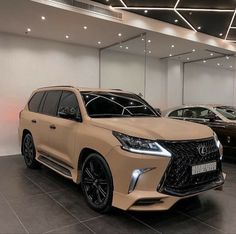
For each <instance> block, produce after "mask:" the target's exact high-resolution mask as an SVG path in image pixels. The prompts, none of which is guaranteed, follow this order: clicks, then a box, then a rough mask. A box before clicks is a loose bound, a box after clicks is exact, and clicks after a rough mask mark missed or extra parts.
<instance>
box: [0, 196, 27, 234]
mask: <svg viewBox="0 0 236 234" xmlns="http://www.w3.org/2000/svg"><path fill="white" fill-rule="evenodd" d="M18 233H19V234H21V233H22V234H23V233H27V232H26V230H25V229H24V228H23V226H22V225H21V223H20V221H19V220H18V219H17V217H16V215H15V214H14V212H13V211H12V210H11V208H10V207H9V205H8V204H7V203H6V202H4V201H3V200H2V199H1V198H0V234H18Z"/></svg>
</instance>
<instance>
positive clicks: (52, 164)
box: [38, 155, 72, 177]
mask: <svg viewBox="0 0 236 234" xmlns="http://www.w3.org/2000/svg"><path fill="white" fill-rule="evenodd" d="M38 160H39V161H40V162H43V163H45V164H47V165H48V166H50V167H52V168H54V169H55V170H56V171H59V172H61V173H62V174H64V175H66V176H69V177H72V175H71V172H70V170H69V169H67V168H65V167H63V166H61V165H59V164H57V163H56V162H54V161H51V160H50V159H49V158H47V157H45V156H43V155H40V156H39V158H38Z"/></svg>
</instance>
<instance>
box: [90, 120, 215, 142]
mask: <svg viewBox="0 0 236 234" xmlns="http://www.w3.org/2000/svg"><path fill="white" fill-rule="evenodd" d="M91 124H92V125H94V126H97V127H101V128H105V129H108V130H111V131H117V132H120V133H124V134H127V135H130V136H135V137H140V138H145V139H152V140H156V139H158V140H193V139H203V138H209V137H212V136H213V131H212V130H211V129H210V128H209V127H207V126H204V125H201V124H196V123H191V122H187V121H183V120H174V119H169V118H161V117H160V118H148V117H143V118H141V117H137V118H102V119H95V118H94V119H91Z"/></svg>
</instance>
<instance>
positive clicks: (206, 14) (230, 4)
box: [93, 0, 236, 41]
mask: <svg viewBox="0 0 236 234" xmlns="http://www.w3.org/2000/svg"><path fill="white" fill-rule="evenodd" d="M93 1H94V2H99V3H102V4H105V5H110V6H112V7H114V8H116V9H122V10H126V11H130V12H133V13H136V14H139V15H143V16H145V17H149V18H153V19H157V20H160V21H164V22H168V23H171V24H174V25H178V26H181V27H185V28H188V29H191V30H193V31H195V32H197V31H199V32H202V33H206V34H209V35H212V36H215V37H218V38H222V39H226V40H228V39H229V38H230V40H235V41H236V37H235V31H232V32H231V30H235V29H236V17H235V15H236V0H93ZM228 35H229V38H228Z"/></svg>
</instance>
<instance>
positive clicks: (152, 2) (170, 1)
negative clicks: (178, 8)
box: [124, 0, 176, 7]
mask: <svg viewBox="0 0 236 234" xmlns="http://www.w3.org/2000/svg"><path fill="white" fill-rule="evenodd" d="M124 3H125V4H126V5H127V6H129V7H174V6H175V3H176V0H144V1H140V0H137V1H134V0H124Z"/></svg>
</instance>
